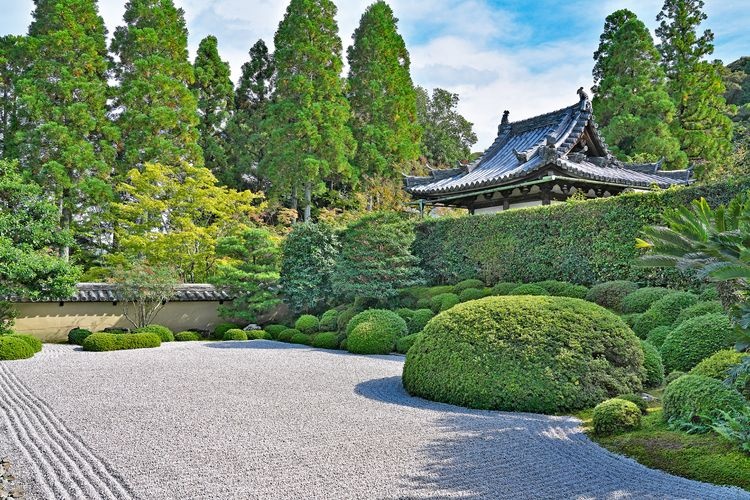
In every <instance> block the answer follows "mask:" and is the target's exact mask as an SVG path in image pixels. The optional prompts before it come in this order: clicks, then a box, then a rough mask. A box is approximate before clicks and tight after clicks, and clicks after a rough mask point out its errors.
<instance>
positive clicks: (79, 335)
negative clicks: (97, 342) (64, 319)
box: [68, 328, 93, 345]
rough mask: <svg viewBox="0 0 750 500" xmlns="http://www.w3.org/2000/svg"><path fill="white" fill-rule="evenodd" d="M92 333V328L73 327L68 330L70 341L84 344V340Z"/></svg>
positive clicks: (70, 342)
mask: <svg viewBox="0 0 750 500" xmlns="http://www.w3.org/2000/svg"><path fill="white" fill-rule="evenodd" d="M92 333H93V332H92V331H91V330H86V329H85V328H73V329H72V330H71V331H69V332H68V343H69V344H76V345H83V341H84V340H86V337H88V336H89V335H91V334H92Z"/></svg>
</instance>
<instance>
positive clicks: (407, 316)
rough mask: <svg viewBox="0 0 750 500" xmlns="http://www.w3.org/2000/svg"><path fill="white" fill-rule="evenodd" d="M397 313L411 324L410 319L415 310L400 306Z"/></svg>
mask: <svg viewBox="0 0 750 500" xmlns="http://www.w3.org/2000/svg"><path fill="white" fill-rule="evenodd" d="M396 314H398V315H399V316H401V318H402V319H403V320H404V321H406V323H407V324H409V320H410V319H411V318H412V316H414V311H413V310H412V309H407V308H405V307H400V308H398V309H396Z"/></svg>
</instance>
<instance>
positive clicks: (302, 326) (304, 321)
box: [294, 314, 320, 335]
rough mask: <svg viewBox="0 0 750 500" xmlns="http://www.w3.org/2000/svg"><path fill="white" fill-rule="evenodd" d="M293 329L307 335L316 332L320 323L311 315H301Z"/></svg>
mask: <svg viewBox="0 0 750 500" xmlns="http://www.w3.org/2000/svg"><path fill="white" fill-rule="evenodd" d="M294 328H296V329H297V330H299V331H301V332H302V333H307V334H308V335H309V334H313V333H317V332H318V329H319V328H320V322H319V321H318V318H316V317H315V316H313V315H312V314H303V315H302V316H300V317H299V318H298V319H297V321H295V323H294Z"/></svg>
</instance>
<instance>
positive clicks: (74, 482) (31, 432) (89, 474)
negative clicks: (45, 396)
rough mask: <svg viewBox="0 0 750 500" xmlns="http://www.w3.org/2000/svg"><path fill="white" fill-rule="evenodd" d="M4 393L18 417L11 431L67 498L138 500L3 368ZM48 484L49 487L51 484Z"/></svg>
mask: <svg viewBox="0 0 750 500" xmlns="http://www.w3.org/2000/svg"><path fill="white" fill-rule="evenodd" d="M3 393H4V395H5V398H4V400H5V401H8V402H9V403H10V404H8V405H6V408H7V409H8V410H10V411H12V412H13V413H14V416H15V419H14V423H15V425H11V426H9V428H10V429H11V430H12V431H15V433H16V436H15V437H16V440H17V441H18V442H20V443H21V444H22V445H23V447H24V448H25V447H26V446H30V448H31V449H32V450H34V451H35V455H36V456H37V458H41V461H42V463H44V465H45V466H44V470H45V471H46V472H47V473H50V472H52V474H53V475H52V476H50V478H51V479H52V482H53V484H54V485H55V486H56V488H54V489H56V490H59V489H60V487H61V486H62V488H63V490H64V494H65V496H64V498H86V499H94V498H102V499H114V500H121V499H130V498H135V495H134V494H133V493H132V492H131V491H130V489H129V488H128V487H127V486H126V485H125V483H124V482H123V481H122V480H121V479H119V478H118V477H117V475H116V474H115V473H114V472H113V471H111V470H110V469H109V468H108V467H107V465H106V464H105V463H104V462H103V461H102V460H101V459H99V458H98V457H97V456H96V454H94V453H93V452H92V451H91V450H90V449H89V448H88V447H87V446H86V445H85V444H84V443H83V441H82V440H81V439H80V438H78V436H76V435H75V434H74V433H73V432H71V431H70V430H69V429H68V428H67V427H66V426H65V425H64V424H63V423H62V421H61V420H60V419H59V418H58V417H57V416H56V415H55V414H54V413H53V412H52V411H51V410H50V409H49V408H48V407H47V406H46V404H45V403H44V402H43V401H41V400H40V399H39V398H37V397H35V396H34V395H33V394H31V393H30V392H29V391H28V390H27V389H26V387H25V386H24V385H23V383H22V382H21V381H20V380H19V379H18V378H17V377H16V376H15V375H14V374H13V373H12V372H10V371H9V370H8V369H7V368H5V367H0V394H3ZM40 431H41V432H40ZM19 437H22V439H19ZM33 462H34V461H32V463H33ZM40 471H41V470H39V469H38V470H37V471H35V472H40ZM37 477H38V474H37ZM44 482H45V483H47V484H48V486H49V482H48V481H46V480H45V481H44ZM51 489H52V488H51ZM54 498H62V497H58V496H57V495H55V497H54Z"/></svg>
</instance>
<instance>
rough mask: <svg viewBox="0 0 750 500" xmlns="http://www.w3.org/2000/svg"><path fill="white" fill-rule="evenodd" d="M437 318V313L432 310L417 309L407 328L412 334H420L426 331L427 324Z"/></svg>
mask: <svg viewBox="0 0 750 500" xmlns="http://www.w3.org/2000/svg"><path fill="white" fill-rule="evenodd" d="M434 317H435V313H434V312H432V309H417V310H416V311H414V314H413V315H412V317H411V319H410V320H409V321H408V322H407V327H408V330H409V333H410V334H413V333H419V332H421V331H422V330H424V327H425V326H427V323H428V322H429V321H430V320H431V319H432V318H434Z"/></svg>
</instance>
